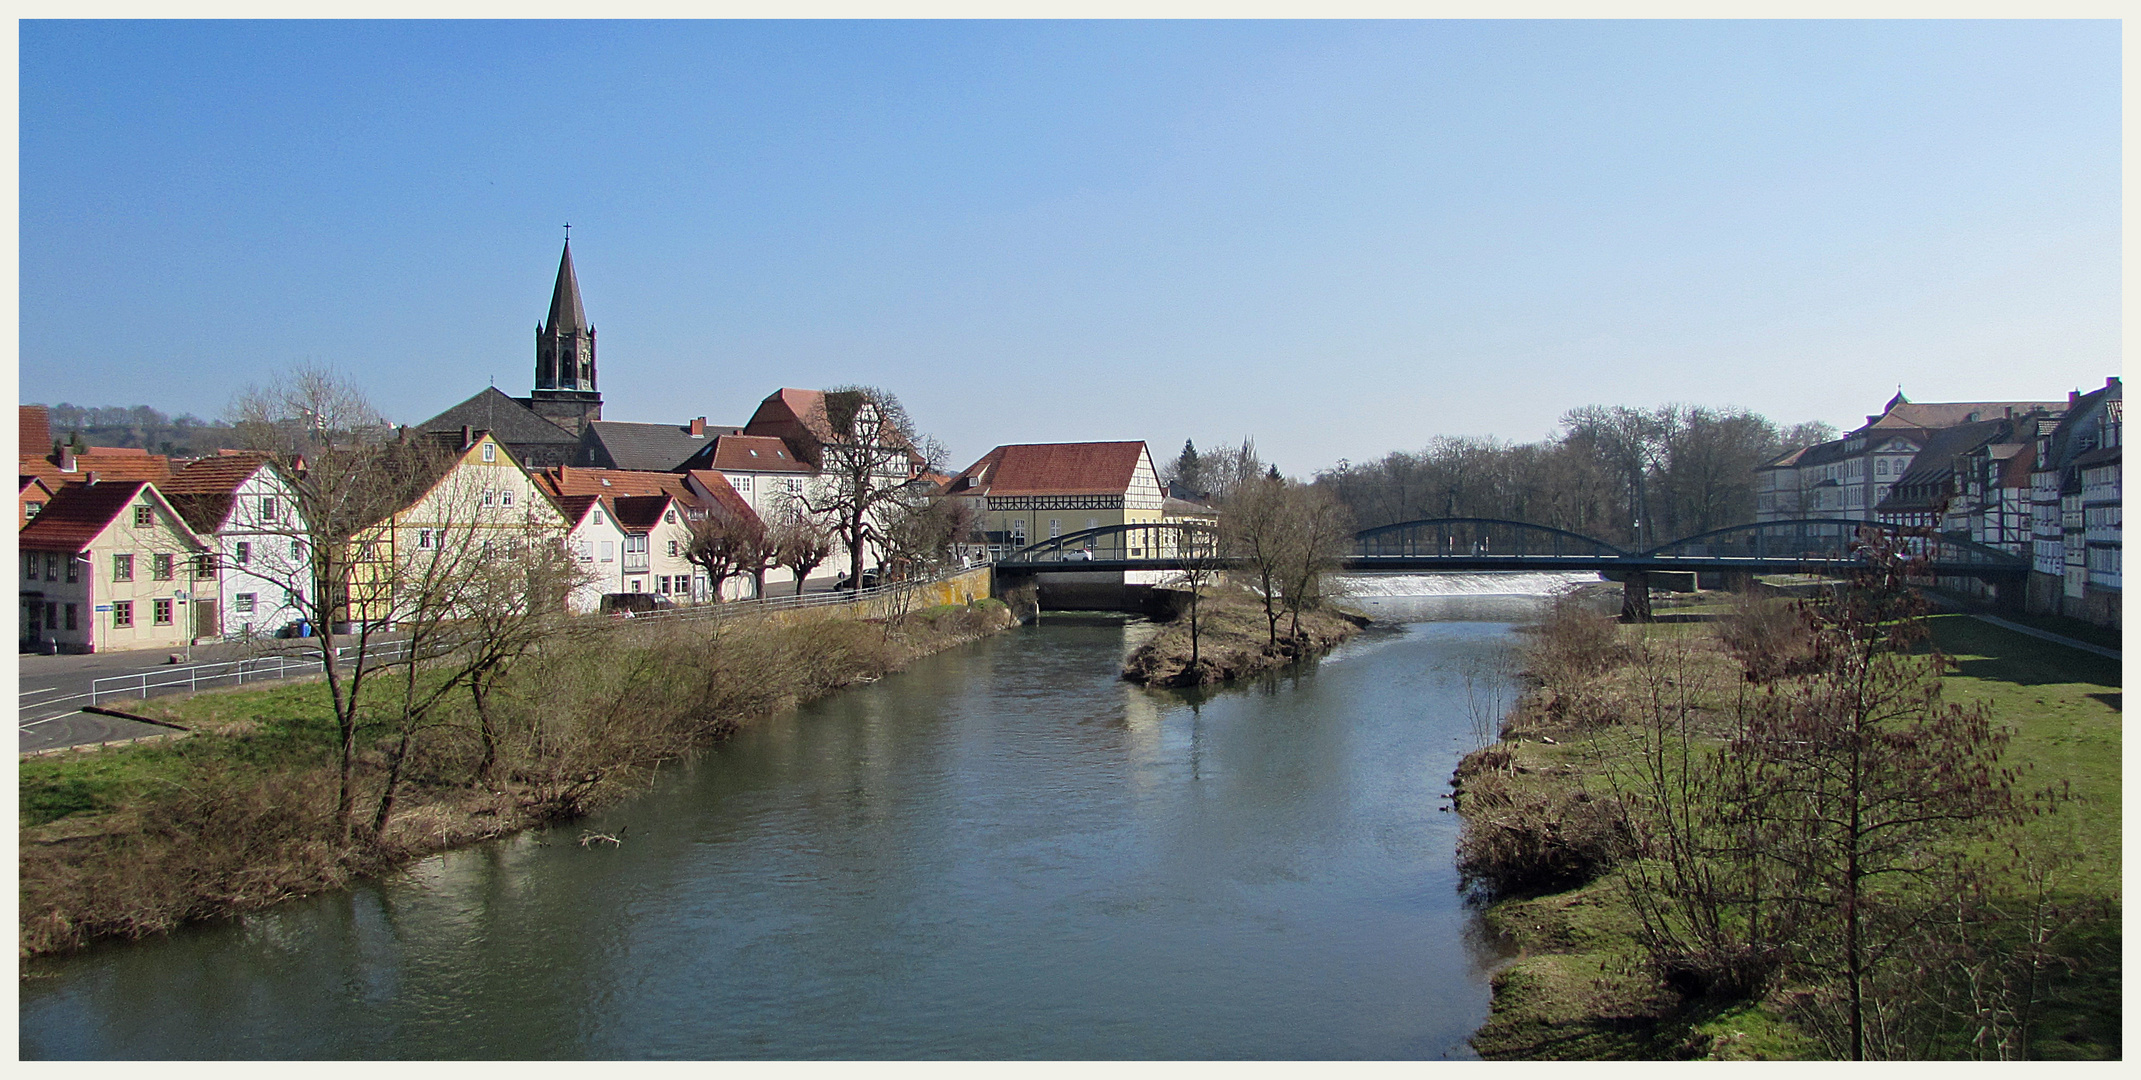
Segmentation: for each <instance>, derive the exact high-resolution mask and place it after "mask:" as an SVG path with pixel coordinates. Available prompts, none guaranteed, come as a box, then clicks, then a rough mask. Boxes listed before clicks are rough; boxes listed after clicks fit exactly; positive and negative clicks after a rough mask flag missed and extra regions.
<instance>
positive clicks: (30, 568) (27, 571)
mask: <svg viewBox="0 0 2141 1080" xmlns="http://www.w3.org/2000/svg"><path fill="white" fill-rule="evenodd" d="M22 580H24V581H36V580H37V560H36V559H24V560H22Z"/></svg>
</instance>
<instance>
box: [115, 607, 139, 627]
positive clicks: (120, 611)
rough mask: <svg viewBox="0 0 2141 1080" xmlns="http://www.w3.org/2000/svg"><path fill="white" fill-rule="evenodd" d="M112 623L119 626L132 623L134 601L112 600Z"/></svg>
mask: <svg viewBox="0 0 2141 1080" xmlns="http://www.w3.org/2000/svg"><path fill="white" fill-rule="evenodd" d="M112 625H113V626H120V627H124V626H132V625H134V602H133V601H132V600H114V601H112Z"/></svg>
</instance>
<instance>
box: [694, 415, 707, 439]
mask: <svg viewBox="0 0 2141 1080" xmlns="http://www.w3.org/2000/svg"><path fill="white" fill-rule="evenodd" d="M691 437H692V438H694V439H703V438H705V437H706V418H705V417H703V416H702V417H699V418H698V419H697V420H693V421H692V422H691Z"/></svg>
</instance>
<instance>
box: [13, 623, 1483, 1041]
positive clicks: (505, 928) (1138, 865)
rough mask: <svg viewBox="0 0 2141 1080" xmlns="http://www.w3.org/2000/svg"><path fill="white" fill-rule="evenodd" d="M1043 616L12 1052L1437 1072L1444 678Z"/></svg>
mask: <svg viewBox="0 0 2141 1080" xmlns="http://www.w3.org/2000/svg"><path fill="white" fill-rule="evenodd" d="M1149 632H1150V629H1149V627H1146V626H1143V625H1142V624H1138V623H1134V622H1126V621H1124V620H1121V619H1107V618H1090V619H1081V618H1064V617H1059V616H1056V615H1054V614H1051V615H1050V616H1049V617H1048V618H1047V619H1046V621H1045V622H1044V625H1042V626H1041V627H1038V628H1027V629H1024V630H1020V631H1015V632H1013V633H1011V634H1007V635H1004V636H1002V637H999V638H996V639H992V640H991V641H987V642H983V643H979V644H977V645H975V646H973V647H971V648H967V649H962V650H958V651H955V652H953V653H949V654H946V655H943V656H939V657H935V658H932V659H930V660H927V661H924V662H922V663H920V664H918V665H916V667H915V668H914V669H913V670H911V671H910V672H908V673H907V674H905V675H901V676H896V677H893V678H889V679H886V680H884V681H883V682H880V683H877V684H874V685H872V686H869V687H864V688H859V689H857V690H855V691H853V692H850V693H847V694H843V695H840V696H839V697H837V698H834V699H831V700H828V701H825V702H821V703H819V704H817V705H815V706H812V707H809V708H806V709H802V710H798V711H797V712H795V713H793V714H790V715H786V716H783V717H779V718H775V719H773V720H771V721H768V722H766V723H764V724H761V725H758V726H755V727H753V728H751V729H749V730H747V731H746V732H744V733H743V734H742V735H740V736H739V737H737V738H736V739H734V740H733V741H731V742H730V743H728V744H726V745H724V746H722V747H720V748H718V749H716V750H715V751H712V752H710V753H708V754H705V755H703V756H701V757H700V758H698V759H697V760H695V761H693V762H690V763H686V764H683V765H681V766H677V767H673V768H666V769H665V770H664V774H665V775H664V776H663V777H662V779H661V782H660V783H659V784H658V785H657V786H656V787H655V789H654V790H653V791H651V792H649V793H648V794H647V795H646V796H644V797H643V798H639V799H635V800H633V801H631V802H630V803H628V804H626V805H622V806H619V807H617V808H616V809H614V810H613V811H611V812H608V813H605V814H603V815H601V816H600V817H599V818H597V819H595V820H592V821H589V822H586V823H584V827H589V828H593V829H595V830H597V831H601V832H610V833H616V832H620V831H623V832H624V833H625V836H626V842H625V843H624V844H623V845H621V846H618V847H610V846H607V845H598V846H595V847H591V848H583V847H581V846H579V845H578V844H576V843H575V842H574V840H575V838H576V837H577V836H578V834H579V830H580V829H581V828H582V827H583V826H582V825H575V826H572V827H569V828H564V829H560V830H556V831H554V832H551V833H547V834H534V835H528V836H522V837H518V838H515V839H512V840H508V841H503V842H500V843H496V844H490V845H485V846H483V847H478V848H474V849H470V850H467V851H463V852H456V853H453V854H450V855H447V856H444V857H441V858H437V859H432V860H427V861H426V862H425V863H423V864H421V865H420V866H419V867H417V868H416V869H415V870H414V871H412V872H411V873H408V874H405V875H401V876H398V877H396V878H395V879H393V880H391V881H387V882H383V883H377V884H372V885H367V886H365V887H362V888H358V889H355V890H352V891H350V892H347V893H342V894H336V895H333V896H325V897H319V898H315V899H312V900H308V901H303V902H299V903H294V904H290V905H286V906H283V907H281V908H277V909H275V910H272V911H269V912H264V913H260V914H257V915H253V916H248V917H246V918H244V919H240V920H236V921H234V922H231V923H228V924H224V925H219V926H206V927H199V928H196V929H193V930H190V931H188V932H185V933H181V934H177V935H174V936H172V937H170V938H168V939H162V940H156V941H150V942H144V943H141V944H138V945H133V946H128V947H120V948H105V949H99V950H95V951H93V952H91V953H88V954H85V955H83V956H79V957H76V958H73V959H71V960H68V961H65V962H61V963H57V964H52V965H47V966H46V967H45V968H43V969H42V970H43V972H44V973H45V974H48V975H49V976H50V977H48V978H39V979H33V980H31V981H29V982H26V983H24V985H23V988H22V1006H21V1013H20V1015H21V1032H22V1034H21V1051H22V1053H23V1054H24V1055H25V1056H29V1057H219V1056H232V1057H344V1056H348V1057H510V1058H549V1057H597V1058H608V1057H676V1058H724V1057H734V1058H743V1057H781V1058H826V1057H835V1058H837V1057H888V1058H917V1057H919V1058H933V1057H941V1058H960V1057H971V1058H997V1057H1038V1058H1114V1057H1131V1058H1191V1057H1197V1058H1202V1057H1212V1058H1242V1057H1248V1058H1358V1057H1371V1058H1382V1057H1440V1056H1465V1054H1466V1051H1465V1048H1464V1038H1465V1036H1466V1035H1467V1034H1469V1033H1470V1031H1471V1030H1472V1028H1474V1027H1475V1026H1476V1025H1477V1024H1478V1023H1479V1021H1480V1020H1481V1019H1483V1018H1484V1016H1485V1008H1486V996H1487V988H1486V984H1485V978H1484V972H1483V967H1482V957H1483V955H1484V954H1483V953H1482V952H1481V949H1482V948H1483V945H1482V943H1481V942H1479V941H1477V940H1476V930H1475V928H1474V927H1473V924H1472V921H1471V919H1470V916H1469V914H1468V913H1467V912H1466V911H1465V910H1464V908H1463V907H1462V906H1461V905H1460V904H1459V903H1458V898H1457V894H1456V882H1455V877H1454V870H1453V869H1452V866H1451V853H1452V851H1453V845H1454V842H1455V820H1454V817H1453V815H1449V814H1443V813H1438V812H1437V811H1436V809H1435V808H1436V806H1437V799H1436V795H1438V794H1440V793H1441V792H1442V791H1443V790H1445V785H1446V781H1447V778H1448V775H1449V771H1450V768H1451V767H1452V766H1453V765H1454V763H1455V761H1456V758H1457V756H1458V755H1460V754H1462V753H1463V752H1464V750H1465V749H1467V745H1466V744H1467V741H1468V740H1469V738H1470V734H1469V730H1470V724H1469V722H1468V720H1467V717H1466V705H1465V693H1466V683H1465V679H1464V673H1465V672H1466V671H1467V670H1468V669H1469V668H1468V665H1469V666H1470V668H1477V667H1479V666H1480V665H1481V664H1482V663H1484V662H1485V660H1486V659H1491V658H1492V657H1493V656H1495V655H1497V654H1498V653H1499V652H1500V651H1502V650H1504V649H1505V648H1506V645H1507V641H1508V628H1507V627H1506V626H1505V625H1499V624H1495V623H1489V622H1443V623H1428V624H1419V625H1412V626H1405V627H1398V628H1386V629H1378V630H1376V631H1374V632H1371V633H1369V634H1365V635H1363V636H1362V637H1361V638H1359V639H1357V640H1356V641H1354V642H1352V643H1349V644H1348V645H1346V646H1344V647H1342V648H1341V649H1340V650H1339V651H1338V652H1337V653H1335V654H1334V655H1333V656H1332V657H1331V658H1330V659H1329V660H1328V661H1326V662H1325V663H1324V664H1322V665H1321V666H1316V667H1307V668H1301V669H1296V670H1292V671H1288V672H1285V673H1281V674H1279V675H1275V676H1272V677H1270V678H1268V679H1266V680H1263V681H1262V682H1260V683H1258V684H1255V685H1253V686H1250V687H1247V688H1243V689H1239V690H1229V691H1225V692H1220V693H1216V694H1209V693H1196V694H1184V693H1178V692H1173V691H1154V690H1147V689H1144V688H1141V687H1136V686H1133V685H1130V684H1127V683H1124V682H1122V681H1121V680H1120V679H1118V678H1117V677H1116V672H1117V670H1118V669H1119V666H1120V663H1121V660H1122V658H1123V657H1124V656H1125V655H1126V653H1127V651H1128V650H1129V648H1131V647H1133V645H1134V640H1135V637H1136V635H1138V634H1141V633H1149Z"/></svg>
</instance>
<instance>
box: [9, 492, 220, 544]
mask: <svg viewBox="0 0 2141 1080" xmlns="http://www.w3.org/2000/svg"><path fill="white" fill-rule="evenodd" d="M137 496H145V497H147V498H149V499H150V500H151V501H153V502H158V503H162V504H163V506H164V508H165V509H166V510H171V504H170V502H169V501H168V500H166V499H164V497H163V495H162V494H161V493H159V492H158V491H157V490H156V485H154V484H152V483H149V482H148V481H146V480H121V481H115V482H112V483H102V484H71V485H69V486H67V487H66V488H64V489H63V490H61V491H59V492H58V493H56V494H54V495H53V496H52V501H51V502H48V503H46V504H45V508H44V511H43V512H42V513H39V514H38V515H37V516H36V517H35V518H32V519H31V520H30V523H29V524H28V525H25V526H23V527H22V532H21V534H20V535H19V536H18V537H17V539H16V546H17V547H19V548H21V549H23V550H25V551H80V550H82V549H83V548H86V547H88V546H89V545H90V543H91V542H93V541H95V540H96V538H97V536H98V534H100V533H102V532H103V531H104V530H105V529H107V528H109V527H110V526H111V523H112V521H113V520H114V519H115V518H117V517H118V516H119V513H120V511H122V510H125V509H126V508H127V507H129V506H131V505H133V503H134V500H135V498H136V497H137ZM172 515H173V516H174V517H176V516H177V511H175V510H172ZM178 529H179V532H180V538H181V539H183V540H185V541H187V542H188V543H190V544H192V545H193V546H195V547H205V546H206V545H205V544H203V543H202V542H201V539H200V537H198V536H195V535H194V534H193V532H192V531H191V530H190V529H188V528H187V527H186V524H185V521H184V519H182V518H181V519H180V520H179V522H178Z"/></svg>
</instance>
